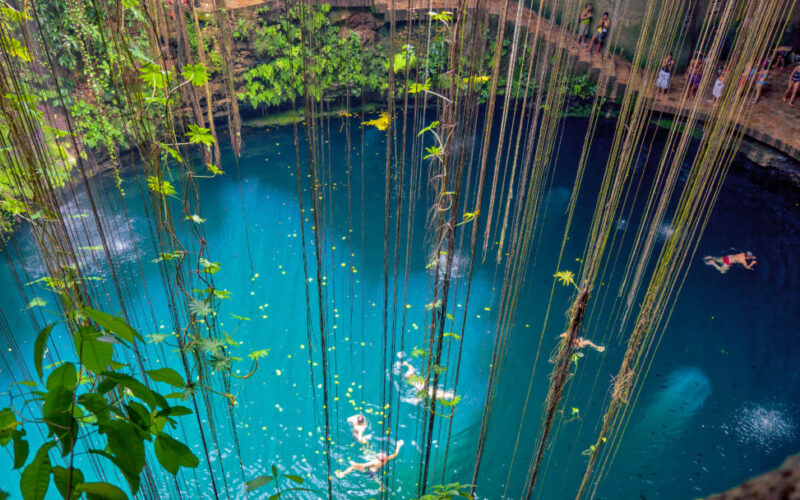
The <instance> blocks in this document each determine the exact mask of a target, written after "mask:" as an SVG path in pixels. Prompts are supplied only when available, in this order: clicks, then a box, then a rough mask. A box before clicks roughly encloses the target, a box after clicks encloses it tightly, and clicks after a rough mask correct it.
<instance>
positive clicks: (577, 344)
mask: <svg viewBox="0 0 800 500" xmlns="http://www.w3.org/2000/svg"><path fill="white" fill-rule="evenodd" d="M558 338H561V339H565V338H567V332H564V333H562V334H561V335H559V336H558ZM584 347H591V348H592V349H594V350H595V351H597V352H603V351H605V350H606V346H604V345H597V344H595V343H594V342H592V341H591V340H586V339H585V338H583V337H578V338H576V339H575V340H573V341H572V348H573V349H583V348H584Z"/></svg>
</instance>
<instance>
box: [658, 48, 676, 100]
mask: <svg viewBox="0 0 800 500" xmlns="http://www.w3.org/2000/svg"><path fill="white" fill-rule="evenodd" d="M673 62H674V61H673V60H672V52H670V53H669V54H667V57H665V58H664V60H663V61H662V62H661V72H660V73H659V74H658V79H657V80H656V87H658V88H660V89H661V90H663V91H664V94H666V93H667V91H668V90H669V81H670V77H671V72H672V64H673Z"/></svg>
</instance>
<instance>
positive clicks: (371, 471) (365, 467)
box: [335, 439, 404, 491]
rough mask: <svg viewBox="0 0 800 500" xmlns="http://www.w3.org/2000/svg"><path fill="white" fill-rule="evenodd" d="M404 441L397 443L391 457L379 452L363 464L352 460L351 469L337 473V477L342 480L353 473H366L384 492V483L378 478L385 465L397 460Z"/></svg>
mask: <svg viewBox="0 0 800 500" xmlns="http://www.w3.org/2000/svg"><path fill="white" fill-rule="evenodd" d="M403 444H404V442H403V440H402V439H401V440H399V441H397V444H396V446H395V449H394V453H392V454H391V455H387V454H386V453H384V452H382V451H381V452H379V453H377V454H376V455H375V458H373V459H372V460H369V461H367V462H363V463H356V462H353V461H352V460H350V467H348V468H347V469H345V470H344V471H338V470H337V471H336V472H335V474H336V477H338V478H339V479H342V478H343V477H345V476H347V475H348V474H352V473H353V472H356V471H358V472H365V473H367V474H368V475H369V477H371V478H372V479H373V480H374V481H375V482H376V483H378V486H380V488H381V491H383V483H382V482H381V479H380V478H379V477H378V472H379V471H380V470H381V469H382V468H383V466H384V465H386V464H387V463H389V461H390V460H394V459H395V458H397V455H398V454H399V453H400V448H402V447H403Z"/></svg>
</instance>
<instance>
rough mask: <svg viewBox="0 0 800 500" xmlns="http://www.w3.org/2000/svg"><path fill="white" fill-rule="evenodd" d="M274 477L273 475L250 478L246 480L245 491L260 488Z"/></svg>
mask: <svg viewBox="0 0 800 500" xmlns="http://www.w3.org/2000/svg"><path fill="white" fill-rule="evenodd" d="M274 479H275V478H274V477H273V476H266V475H264V476H258V477H257V478H255V479H251V480H250V481H247V491H248V492H251V491H253V490H254V489H256V488H261V487H262V486H264V485H266V484H269V483H271V482H272V481H273V480H274Z"/></svg>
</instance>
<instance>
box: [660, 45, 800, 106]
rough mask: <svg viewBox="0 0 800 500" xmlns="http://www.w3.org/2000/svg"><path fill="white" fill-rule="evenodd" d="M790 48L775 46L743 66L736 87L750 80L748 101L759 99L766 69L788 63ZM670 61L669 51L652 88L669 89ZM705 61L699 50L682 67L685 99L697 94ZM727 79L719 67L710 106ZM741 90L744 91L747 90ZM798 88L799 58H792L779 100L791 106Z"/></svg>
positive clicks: (779, 67)
mask: <svg viewBox="0 0 800 500" xmlns="http://www.w3.org/2000/svg"><path fill="white" fill-rule="evenodd" d="M790 51H791V49H790V48H789V47H778V49H776V51H775V53H774V54H773V56H772V57H768V58H765V59H764V60H763V61H762V62H761V63H760V64H753V63H748V64H747V65H746V66H745V69H744V72H743V73H742V75H741V76H740V77H739V80H738V85H739V88H740V89H745V88H746V87H747V86H748V85H749V84H750V82H751V81H753V82H754V85H753V88H754V89H755V94H754V95H753V97H752V100H751V103H752V104H756V103H758V102H759V101H760V100H761V96H762V94H763V92H764V86H765V84H766V83H767V77H768V76H769V72H770V70H771V69H778V70H781V69H783V68H784V67H785V66H786V64H787V60H788V61H789V62H790V63H791V60H789V59H788V55H789V53H790ZM674 64H675V60H674V59H673V54H672V52H670V53H669V54H667V56H666V57H665V58H664V60H663V61H662V62H661V69H660V72H659V74H658V78H656V88H657V89H658V90H659V91H661V92H663V93H664V94H666V93H667V92H668V91H669V88H670V82H671V80H672V67H673V65H674ZM706 64H707V61H706V58H705V56H704V55H703V53H702V52H697V53H695V55H694V57H693V58H692V60H691V61H690V62H689V66H688V67H687V69H686V74H687V78H686V98H687V99H693V98H695V96H696V95H697V89H698V88H699V87H700V82H701V80H702V78H703V72H704V71H705V69H706ZM729 79H730V71H729V70H728V68H723V69H722V70H721V71H720V72H719V75H718V76H717V79H716V81H715V82H714V87H713V89H712V90H711V102H712V104H713V105H714V106H716V105H717V103H718V102H719V100H720V98H721V97H722V91H723V90H724V89H725V85H727V84H728V82H729ZM744 91H745V92H746V91H747V90H744ZM798 91H800V60H798V61H795V63H794V64H793V67H792V71H791V72H790V74H789V85H788V87H787V89H786V92H785V93H784V95H783V102H785V103H787V104H788V105H789V106H791V107H794V100H795V98H796V97H797V93H798Z"/></svg>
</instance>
